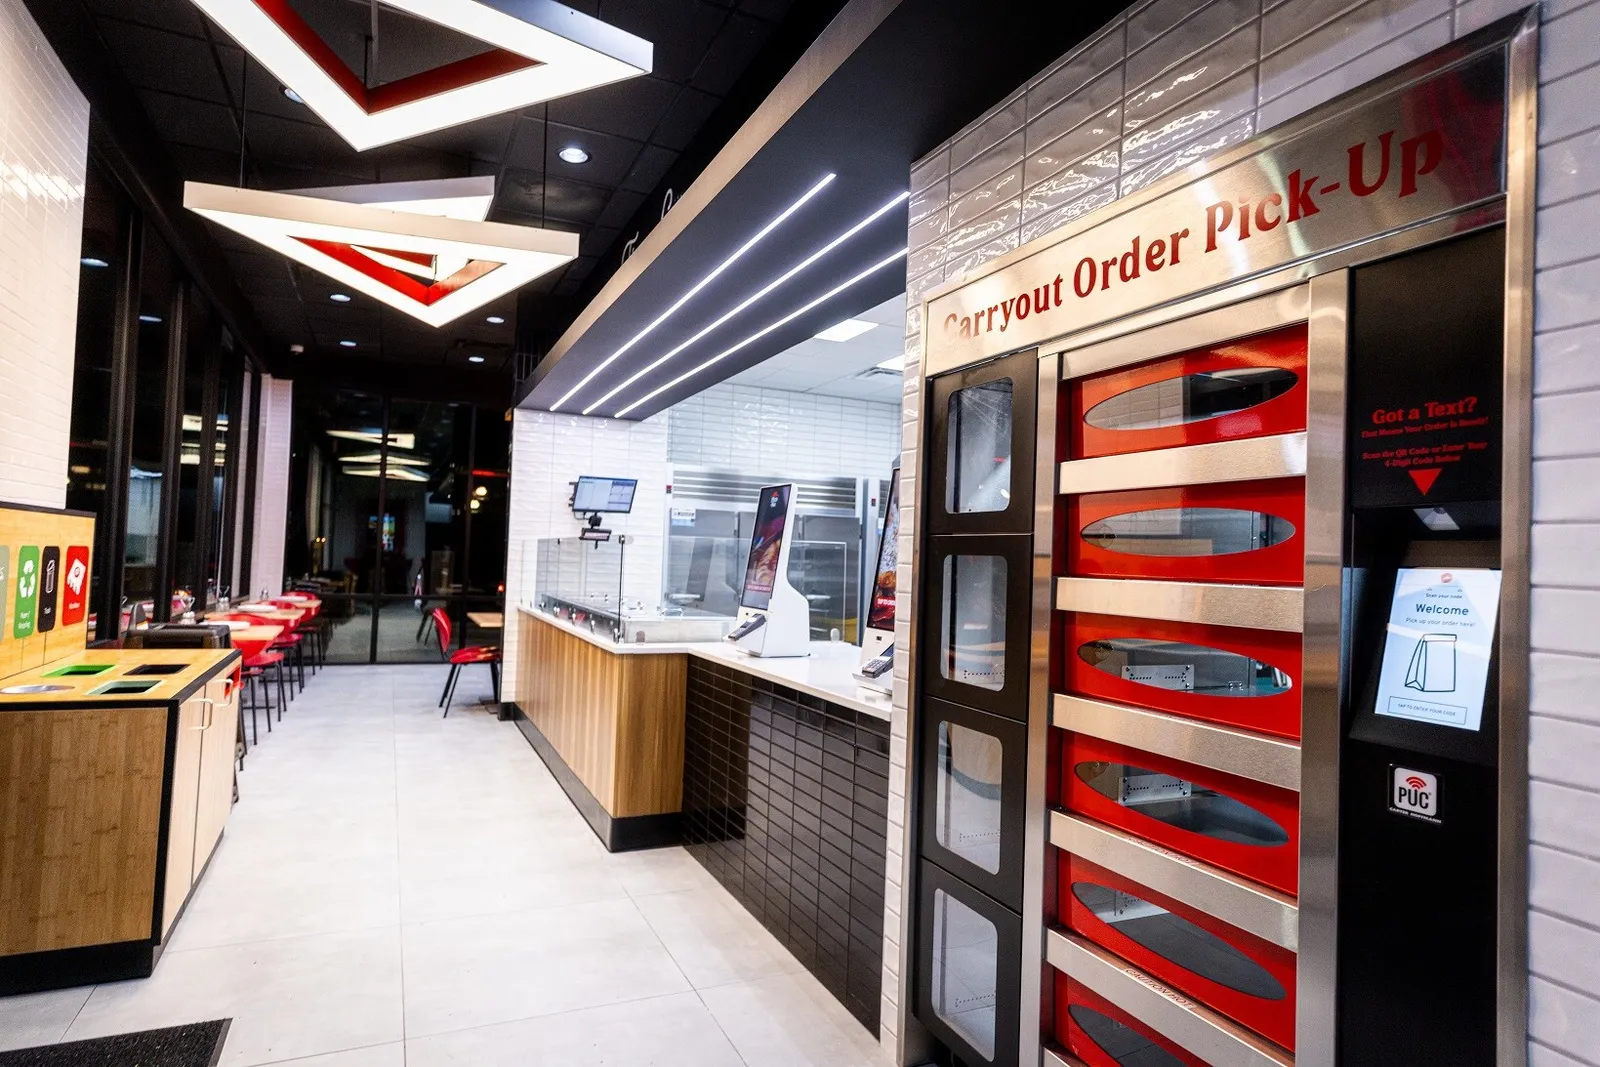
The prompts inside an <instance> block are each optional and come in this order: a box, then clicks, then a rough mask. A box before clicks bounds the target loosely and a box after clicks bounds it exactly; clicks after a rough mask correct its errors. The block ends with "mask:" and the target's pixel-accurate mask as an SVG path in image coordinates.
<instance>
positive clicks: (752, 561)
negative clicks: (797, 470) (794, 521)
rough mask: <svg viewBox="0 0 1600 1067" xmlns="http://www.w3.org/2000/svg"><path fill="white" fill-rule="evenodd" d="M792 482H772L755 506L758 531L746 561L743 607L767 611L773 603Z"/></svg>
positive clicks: (741, 603)
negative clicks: (784, 483) (787, 483)
mask: <svg viewBox="0 0 1600 1067" xmlns="http://www.w3.org/2000/svg"><path fill="white" fill-rule="evenodd" d="M793 491H794V486H792V485H769V486H766V487H765V488H763V489H762V490H761V502H760V503H759V504H757V505H756V526H755V531H754V532H753V533H752V534H751V535H750V558H749V560H748V562H746V563H745V569H744V592H743V594H741V595H740V597H739V604H740V605H741V606H742V607H747V608H754V609H756V610H757V611H765V610H767V608H769V607H770V606H771V605H772V587H773V586H774V585H776V584H777V581H778V566H779V563H780V562H781V560H782V558H783V534H784V525H785V522H786V520H787V518H788V515H789V494H790V493H792V492H793Z"/></svg>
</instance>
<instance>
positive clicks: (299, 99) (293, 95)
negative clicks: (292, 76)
mask: <svg viewBox="0 0 1600 1067" xmlns="http://www.w3.org/2000/svg"><path fill="white" fill-rule="evenodd" d="M283 95H284V96H287V97H288V98H289V99H290V100H292V101H294V102H295V103H297V104H304V103H305V102H306V101H305V97H303V96H301V95H300V94H299V93H297V92H295V91H294V90H293V89H291V88H289V87H288V86H287V85H285V86H284V87H283Z"/></svg>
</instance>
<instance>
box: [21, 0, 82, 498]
mask: <svg viewBox="0 0 1600 1067" xmlns="http://www.w3.org/2000/svg"><path fill="white" fill-rule="evenodd" d="M88 154H89V104H88V101H87V100H85V99H84V97H83V94H82V93H80V92H79V91H78V88H77V86H76V85H74V84H73V82H72V79H71V78H70V77H69V76H68V74H67V71H66V68H65V67H64V66H63V65H62V64H61V61H60V60H59V59H57V58H56V55H55V53H54V52H52V51H51V50H50V46H49V45H48V44H47V43H46V42H45V38H44V35H43V34H42V33H40V32H39V27H38V26H36V25H35V24H34V21H33V19H32V17H31V16H30V15H29V14H28V12H27V9H26V7H24V5H23V3H22V0H0V500H6V501H10V502H13V503H18V504H34V505H39V506H42V507H53V508H59V507H63V506H65V504H66V499H67V451H68V446H69V439H70V435H71V431H72V372H73V360H74V355H75V346H76V340H77V330H78V271H79V270H80V267H79V265H78V257H79V256H80V255H82V248H83V186H84V171H85V168H86V167H87V164H88Z"/></svg>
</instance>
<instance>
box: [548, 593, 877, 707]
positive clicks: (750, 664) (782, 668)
mask: <svg viewBox="0 0 1600 1067" xmlns="http://www.w3.org/2000/svg"><path fill="white" fill-rule="evenodd" d="M517 610H518V611H521V612H523V613H524V614H527V615H529V616H531V617H533V618H535V619H538V620H539V621H540V622H542V623H545V624H546V625H549V626H554V627H555V628H556V629H558V630H565V631H566V632H567V633H570V634H572V635H573V636H575V637H579V638H582V639H583V640H585V641H588V642H589V643H590V644H592V645H595V646H597V647H599V648H603V649H605V650H606V651H607V652H614V653H616V654H617V655H621V656H639V655H656V656H659V655H687V656H696V657H698V658H700V659H703V660H709V661H710V662H713V663H722V664H726V665H727V666H730V667H733V668H735V669H736V670H740V671H743V672H744V673H745V674H749V675H753V676H754V677H757V678H765V679H767V680H768V681H771V682H776V683H778V684H779V685H786V686H788V687H789V688H791V689H798V690H799V691H800V692H802V693H810V694H811V695H812V696H817V697H821V698H822V699H824V700H827V701H830V702H832V703H834V704H838V705H840V706H841V707H846V708H850V709H851V710H853V711H861V712H865V713H866V714H868V715H872V716H875V717H876V718H879V719H884V720H888V719H889V718H890V717H891V714H892V711H893V706H894V705H893V703H892V701H891V700H890V699H889V696H888V695H887V694H885V693H879V692H877V691H876V690H873V689H867V688H865V687H863V686H860V685H857V684H856V680H855V679H854V678H852V677H851V673H852V672H853V671H854V670H855V669H856V666H857V664H859V663H860V662H861V649H860V648H858V647H857V646H855V645H849V644H845V643H844V642H841V641H813V642H811V655H809V656H795V657H792V658H786V659H759V658H757V657H755V656H750V655H746V654H745V653H743V652H740V651H739V650H738V649H737V648H735V647H733V646H732V645H730V644H729V643H728V642H726V641H688V642H682V643H678V644H671V643H665V642H664V643H661V644H653V643H652V644H632V645H630V644H618V643H617V642H615V641H612V640H611V639H610V638H609V637H606V636H603V635H601V634H594V633H590V632H589V629H588V627H585V626H578V625H575V624H574V623H571V622H568V621H567V620H565V619H558V618H556V617H554V616H553V615H546V614H545V613H544V612H542V611H535V610H533V609H532V608H526V607H519V608H518V609H517Z"/></svg>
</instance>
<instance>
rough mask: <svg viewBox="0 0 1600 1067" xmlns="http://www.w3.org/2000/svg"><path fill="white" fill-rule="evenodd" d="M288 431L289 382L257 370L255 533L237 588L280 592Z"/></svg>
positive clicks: (286, 528)
mask: <svg viewBox="0 0 1600 1067" xmlns="http://www.w3.org/2000/svg"><path fill="white" fill-rule="evenodd" d="M293 437H294V383H293V382H291V381H285V380H284V379H282V378H274V377H273V376H272V375H270V374H264V375H262V376H261V423H260V426H259V427H258V428H257V430H256V448H257V459H256V511H255V521H256V529H255V533H254V534H252V535H251V540H250V579H249V582H248V583H247V584H246V585H245V587H244V589H242V590H240V592H242V593H244V594H245V595H247V596H260V595H261V594H262V593H263V592H265V593H267V594H269V595H275V594H277V593H281V592H283V578H284V574H283V549H284V544H285V541H286V539H287V538H288V536H289V461H290V458H291V455H292V452H293V445H294V441H293Z"/></svg>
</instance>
